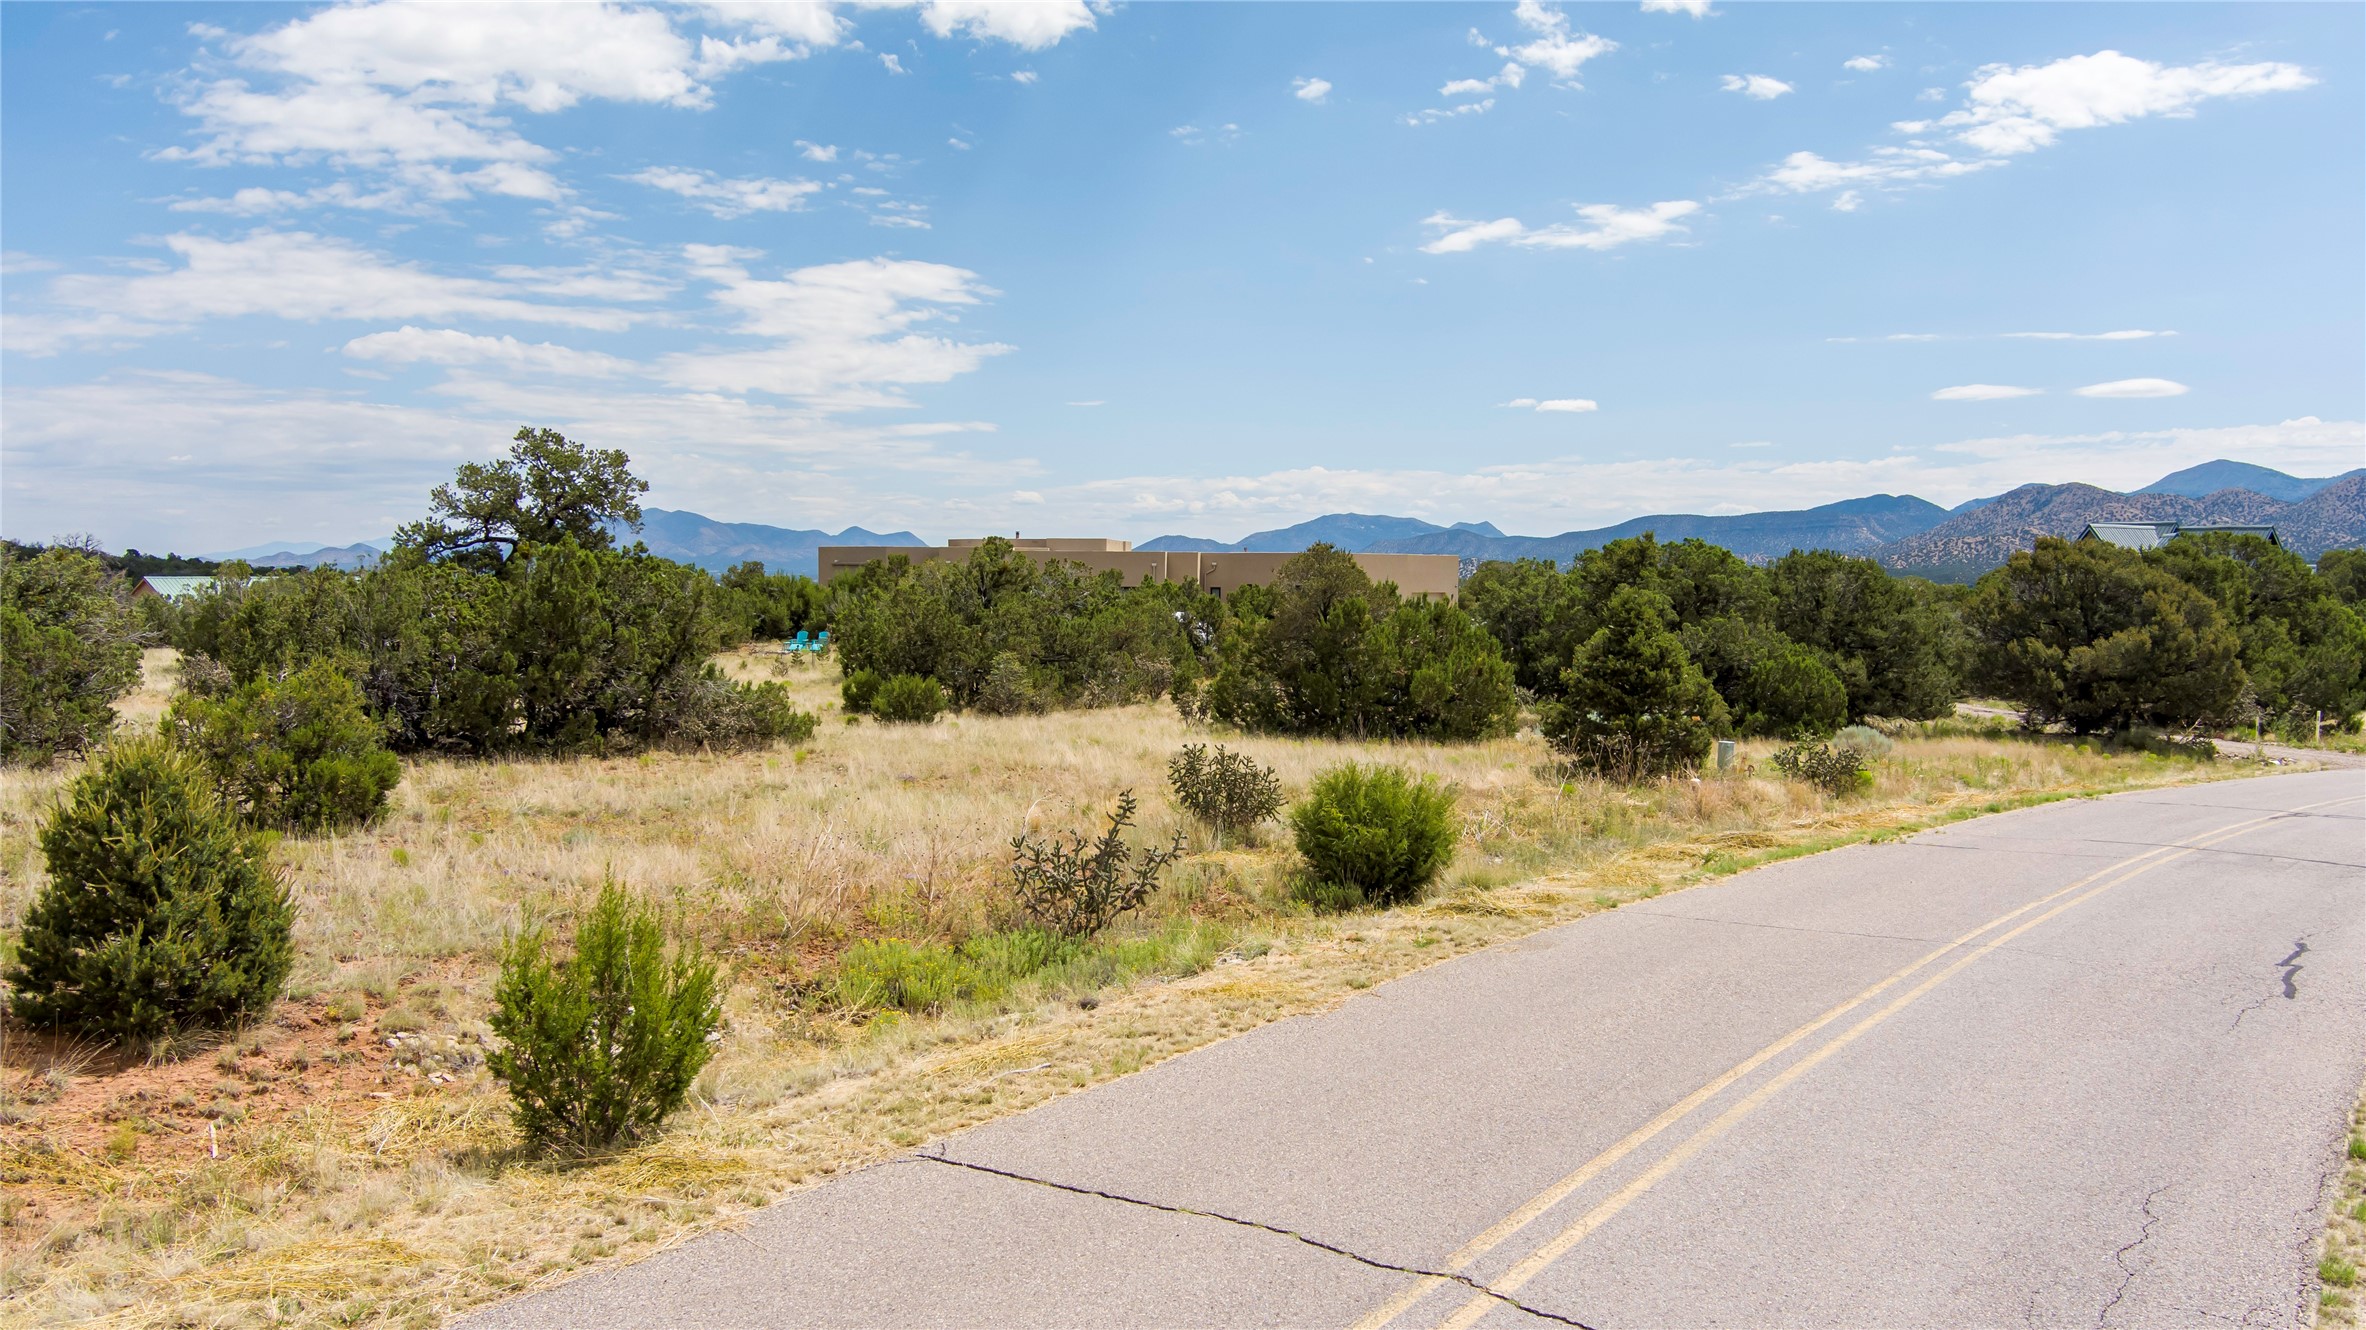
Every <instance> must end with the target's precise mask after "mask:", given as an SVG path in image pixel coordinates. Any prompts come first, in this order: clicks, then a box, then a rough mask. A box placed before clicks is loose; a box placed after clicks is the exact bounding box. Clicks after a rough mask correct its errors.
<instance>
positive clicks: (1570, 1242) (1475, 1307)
mask: <svg viewBox="0 0 2366 1330" xmlns="http://www.w3.org/2000/svg"><path fill="white" fill-rule="evenodd" d="M2358 797H2359V796H2357V795H2348V796H2344V797H2343V798H2340V799H2327V800H2325V801H2323V802H2321V803H2313V804H2302V805H2300V806H2299V807H2296V808H2290V809H2285V810H2283V811H2282V812H2278V813H2273V814H2270V815H2268V816H2266V817H2259V818H2253V819H2251V820H2249V821H2246V822H2238V823H2235V824H2234V825H2232V826H2229V827H2221V828H2219V829H2218V830H2217V831H2215V832H2212V833H2210V834H2208V835H2207V836H2205V837H2203V838H2201V839H2198V840H2193V841H2188V842H2186V843H2184V844H2182V845H2174V846H2161V847H2159V848H2157V849H2154V850H2151V851H2148V852H2147V853H2144V854H2140V855H2135V856H2132V857H2131V858H2128V859H2124V860H2122V861H2120V862H2119V863H2117V864H2114V865H2112V866H2111V867H2110V868H2106V869H2104V870H2103V871H2102V872H2100V873H2094V874H2090V875H2089V876H2087V877H2085V878H2082V879H2080V880H2079V881H2078V882H2075V883H2073V884H2071V885H2070V886H2068V887H2064V888H2063V889H2061V890H2060V891H2057V892H2054V893H2053V894H2052V895H2049V896H2044V897H2041V898H2039V899H2037V900H2035V901H2031V902H2030V903H2029V904H2027V905H2024V906H2022V907H2021V908H2020V909H2018V910H2015V911H2013V912H2012V913H2010V914H2006V915H2002V916H2000V917H1999V918H1997V919H1995V920H1993V921H1991V922H1989V923H1987V924H1984V925H1982V926H1981V927H1979V928H1977V929H1974V930H1973V931H1972V932H1971V933H1969V934H1966V935H1965V938H1967V939H1968V938H1970V937H1976V936H1978V935H1979V934H1981V933H1985V932H1987V931H1988V930H1989V929H1991V928H1994V927H1996V926H1997V924H2000V923H2005V922H2008V921H2010V920H2012V919H2013V918H2015V917H2016V916H2019V915H2022V914H2026V913H2027V912H2029V911H2030V910H2033V909H2035V908H2037V907H2038V906H2040V905H2044V904H2046V903H2047V902H2049V901H2055V900H2061V898H2062V897H2064V896H2067V895H2069V894H2070V893H2071V892H2074V891H2078V890H2079V889H2080V888H2081V887H2084V886H2086V885H2087V884H2088V883H2091V882H2094V881H2095V880H2096V879H2097V878H2099V877H2103V876H2105V875H2107V874H2110V873H2115V872H2119V871H2120V870H2121V869H2126V870H2128V871H2126V872H2124V873H2120V876H2118V877H2114V878H2112V879H2111V880H2110V881H2108V882H2105V883H2103V884H2102V885H2100V886H2097V887H2094V888H2093V889H2091V890H2088V891H2086V892H2084V893H2082V894H2080V895H2078V896H2076V897H2073V898H2072V899H2070V900H2064V901H2062V903H2061V904H2059V905H2056V906H2055V907H2054V908H2052V909H2050V910H2047V911H2046V912H2045V913H2043V914H2041V915H2038V916H2037V917H2036V918H2034V919H2030V920H2028V921H2026V922H2024V923H2022V924H2021V925H2019V926H2018V927H2016V928H2013V929H2011V930H2010V931H2008V932H2004V933H2000V934H1998V935H1997V936H1995V937H1993V938H1990V939H1989V940H1988V941H1986V942H1984V943H1982V944H1980V945H1979V946H1978V947H1976V948H1974V949H1973V950H1971V951H1970V952H1967V953H1965V954H1964V955H1963V956H1961V957H1960V958H1958V959H1957V960H1956V961H1955V962H1954V963H1953V964H1951V965H1949V966H1948V967H1947V968H1945V969H1943V970H1941V971H1939V972H1938V973H1937V974H1934V975H1932V976H1931V977H1930V978H1928V979H1925V980H1923V981H1922V982H1921V983H1919V984H1917V985H1915V986H1914V987H1913V988H1911V989H1909V990H1907V991H1906V992H1904V993H1901V994H1899V995H1898V996H1897V997H1896V998H1894V999H1892V1000H1891V1001H1890V1003H1889V1004H1888V1005H1887V1006H1884V1007H1882V1008H1881V1009H1880V1010H1879V1011H1876V1012H1874V1013H1873V1014H1872V1015H1870V1016H1867V1017H1866V1018H1865V1019H1863V1020H1861V1021H1859V1022H1857V1023H1856V1024H1855V1025H1853V1026H1851V1027H1849V1028H1848V1029H1847V1030H1846V1031H1844V1032H1842V1033H1841V1034H1839V1035H1837V1036H1835V1037H1834V1038H1833V1039H1832V1040H1831V1041H1830V1042H1828V1043H1826V1044H1824V1045H1822V1046H1821V1047H1819V1048H1817V1049H1816V1050H1815V1051H1814V1052H1812V1053H1809V1054H1808V1055H1807V1056H1805V1057H1803V1058H1801V1059H1800V1060H1799V1061H1797V1062H1795V1063H1793V1064H1791V1065H1790V1066H1789V1067H1786V1068H1784V1069H1783V1071H1782V1072H1780V1073H1779V1074H1777V1075H1776V1076H1775V1077H1774V1079H1772V1080H1770V1081H1768V1082H1767V1083H1766V1084H1764V1085H1762V1086H1760V1087H1759V1088H1758V1089H1756V1090H1753V1091H1751V1092H1750V1094H1749V1095H1747V1096H1745V1097H1744V1098H1743V1099H1742V1100H1741V1101H1740V1102H1738V1103H1736V1104H1735V1105H1734V1106H1733V1107H1731V1108H1729V1109H1727V1110H1725V1112H1723V1113H1721V1114H1719V1115H1718V1116H1717V1117H1716V1118H1715V1119H1713V1120H1711V1121H1710V1122H1709V1124H1708V1125H1707V1126H1704V1127H1702V1128H1701V1129H1700V1130H1699V1131H1697V1132H1695V1133H1693V1134H1692V1135H1691V1136H1689V1137H1687V1138H1686V1139H1685V1140H1684V1141H1683V1142H1682V1143H1681V1144H1679V1145H1677V1146H1676V1148H1675V1149H1673V1150H1670V1151H1669V1152H1668V1153H1667V1155H1666V1156H1665V1157H1664V1158H1662V1159H1661V1160H1660V1161H1659V1162H1658V1163H1656V1164H1654V1165H1652V1166H1651V1167H1650V1168H1648V1169H1646V1170H1644V1172H1643V1173H1642V1174H1640V1175H1639V1176H1637V1177H1636V1178H1635V1180H1634V1181H1632V1182H1630V1183H1628V1184H1627V1185H1626V1186H1624V1187H1622V1188H1620V1189H1619V1190H1618V1191H1617V1192H1615V1193H1613V1194H1612V1195H1611V1196H1610V1197H1609V1198H1607V1199H1605V1200H1604V1201H1603V1202H1602V1203H1601V1204H1599V1205H1596V1206H1595V1207H1594V1208H1593V1209H1591V1210H1588V1211H1587V1212H1586V1213H1585V1214H1584V1215H1582V1216H1581V1217H1579V1218H1578V1219H1577V1220H1576V1222H1574V1223H1572V1224H1570V1225H1569V1227H1567V1228H1565V1229H1563V1230H1561V1232H1559V1233H1558V1234H1556V1235H1554V1237H1553V1239H1552V1241H1550V1242H1547V1243H1546V1244H1545V1245H1543V1246H1542V1247H1539V1248H1537V1249H1536V1250H1535V1251H1534V1252H1531V1253H1530V1254H1529V1255H1528V1256H1527V1257H1525V1258H1524V1259H1522V1260H1521V1261H1520V1262H1519V1264H1517V1265H1514V1266H1513V1267H1512V1268H1511V1269H1510V1270H1508V1271H1506V1272H1504V1275H1503V1277H1502V1278H1500V1279H1496V1280H1491V1281H1489V1282H1488V1287H1489V1288H1490V1289H1493V1290H1494V1291H1495V1292H1497V1293H1504V1294H1510V1293H1516V1292H1518V1291H1519V1290H1520V1289H1521V1288H1522V1287H1524V1286H1525V1285H1526V1284H1527V1283H1528V1281H1530V1280H1532V1279H1534V1278H1535V1277H1536V1276H1537V1275H1539V1274H1541V1273H1543V1271H1544V1270H1545V1268H1546V1267H1547V1266H1550V1265H1551V1264H1552V1263H1553V1262H1554V1261H1556V1260H1558V1259H1560V1258H1561V1257H1562V1256H1565V1255H1567V1254H1568V1253H1569V1251H1570V1249H1571V1248H1574V1247H1576V1246H1577V1245H1578V1244H1579V1243H1581V1242H1583V1241H1585V1240H1586V1238H1587V1237H1588V1236H1590V1235H1591V1234H1592V1233H1593V1232H1594V1230H1596V1229H1598V1228H1600V1227H1601V1226H1602V1225H1603V1224H1604V1223H1606V1222H1608V1221H1609V1220H1610V1218H1611V1217H1612V1216H1614V1215H1616V1214H1617V1213H1618V1212H1619V1211H1621V1210H1624V1209H1625V1208H1627V1206H1628V1205H1630V1204H1632V1203H1633V1202H1634V1201H1635V1200H1636V1198H1638V1197H1640V1196H1642V1195H1643V1194H1644V1193H1645V1192H1647V1191H1649V1190H1651V1188H1652V1187H1653V1186H1655V1185H1657V1184H1658V1183H1659V1182H1660V1180H1661V1179H1663V1178H1665V1177H1667V1176H1668V1175H1669V1174H1670V1173H1673V1172H1675V1171H1676V1170H1677V1169H1678V1168H1680V1167H1682V1166H1683V1165H1684V1163H1685V1162H1686V1161H1688V1160H1690V1159H1691V1158H1692V1157H1693V1156H1695V1155H1697V1154H1699V1153H1700V1152H1701V1151H1702V1150H1703V1149H1705V1148H1707V1146H1708V1145H1709V1144H1710V1143H1711V1142H1712V1141H1715V1140H1716V1139H1717V1138H1718V1137H1720V1136H1722V1135H1724V1134H1725V1133H1726V1132H1727V1131H1728V1130H1730V1129H1732V1127H1733V1125H1734V1124H1735V1123H1737V1122H1740V1121H1741V1120H1742V1119H1743V1118H1745V1117H1748V1116H1749V1115H1750V1114H1751V1113H1752V1112H1755V1111H1756V1110H1757V1109H1758V1108H1759V1106H1760V1105H1762V1104H1764V1103H1765V1102H1766V1101H1767V1100H1769V1099H1772V1098H1773V1097H1774V1096H1775V1095H1777V1094H1779V1093H1781V1092H1782V1091H1783V1090H1784V1089H1785V1088H1786V1087H1788V1086H1789V1085H1791V1084H1792V1083H1793V1082H1795V1081H1797V1080H1798V1079H1799V1078H1800V1077H1802V1076H1804V1075H1806V1074H1807V1073H1808V1072H1809V1071H1810V1070H1812V1069H1813V1068H1814V1067H1815V1066H1817V1065H1818V1064H1819V1063H1821V1062H1823V1061H1824V1059H1826V1058H1828V1057H1831V1056H1832V1055H1833V1054H1835V1053H1837V1052H1839V1051H1840V1050H1841V1049H1843V1048H1845V1047H1847V1046H1848V1045H1849V1044H1851V1043H1853V1042H1855V1041H1856V1039H1857V1038H1858V1036H1860V1035H1863V1034H1864V1033H1865V1032H1866V1031H1868V1030H1871V1029H1872V1028H1873V1027H1874V1026H1876V1025H1879V1024H1881V1023H1882V1022H1883V1021H1886V1020H1888V1019H1889V1018H1890V1017H1891V1016H1893V1015H1896V1014H1897V1013H1898V1012H1899V1011H1901V1010H1903V1009H1904V1008H1905V1007H1907V1006H1908V1005H1909V1004H1911V1003H1913V1002H1914V1001H1915V1000H1917V999H1919V998H1920V997H1922V996H1923V995H1924V994H1926V993H1928V992H1930V991H1931V990H1932V989H1934V988H1937V987H1938V986H1939V985H1941V984H1943V983H1945V982H1947V981H1948V980H1949V979H1951V978H1953V977H1955V976H1956V975H1957V974H1959V973H1961V972H1962V971H1963V970H1964V968H1965V967H1967V966H1969V965H1971V964H1972V963H1973V962H1975V961H1977V960H1979V959H1980V958H1981V957H1983V956H1986V955H1987V954H1988V953H1990V952H1992V951H1995V950H1996V949H1997V948H1999V947H2001V946H2003V945H2005V944H2006V943H2007V942H2010V941H2012V940H2013V939H2014V938H2016V937H2019V936H2020V935H2022V934H2023V933H2026V932H2028V931H2029V930H2030V929H2033V928H2035V927H2037V926H2038V925H2039V924H2042V923H2045V922H2046V921H2047V920H2049V919H2052V918H2054V917H2055V916H2057V915H2060V914H2062V913H2063V912H2065V911H2067V910H2071V909H2074V908H2076V907H2078V906H2080V905H2083V904H2085V903H2086V902H2087V901H2090V900H2092V899H2094V898H2095V897H2097V896H2100V895H2102V894H2103V893H2104V892H2107V891H2109V890H2111V889H2112V888H2113V887H2116V886H2119V885H2121V884H2122V883H2125V882H2128V881H2130V880H2132V879H2134V878H2137V877H2140V876H2142V875H2143V874H2145V873H2149V872H2151V871H2152V870H2153V869H2155V868H2159V867H2161V866H2162V865H2164V864H2169V863H2174V862H2175V861H2177V860H2179V859H2183V858H2185V857H2186V856H2188V855H2191V854H2195V853H2198V852H2200V851H2202V850H2206V849H2208V848H2210V847H2211V846H2213V845H2217V844H2219V843H2221V842H2224V841H2228V840H2232V839H2233V838H2235V837H2236V836H2240V835H2243V834H2244V833H2246V832H2249V831H2253V830H2256V829H2258V828H2259V827H2261V826H2263V825H2265V824H2266V823H2269V822H2274V821H2277V820H2279V819H2281V818H2284V817H2287V816H2289V815H2290V814H2293V813H2303V812H2307V811H2309V810H2311V809H2316V808H2324V807H2327V806H2329V805H2332V804H2337V803H2347V802H2349V801H2350V800H2352V799H2356V798H2358ZM2148 861H2149V862H2148ZM1961 940H1962V939H1959V942H1960V941H1961ZM1956 945H1958V943H1949V944H1948V946H1947V947H1943V948H1941V949H1940V950H1939V951H1938V952H1934V953H1932V956H1931V957H1925V958H1924V959H1923V960H1920V961H1916V962H1915V963H1914V964H1913V965H1911V966H1908V967H1907V968H1906V970H1903V971H1900V973H1899V975H1893V976H1891V978H1889V979H1885V980H1883V981H1882V982H1881V983H1880V984H1878V985H1876V986H1875V988H1874V989H1869V990H1867V994H1868V995H1869V994H1870V993H1873V992H1877V991H1879V990H1880V989H1883V988H1887V987H1888V986H1889V985H1890V984H1891V983H1894V982H1895V981H1896V980H1897V979H1898V978H1899V977H1902V976H1903V975H1905V974H1908V973H1911V972H1912V971H1914V970H1918V969H1920V968H1922V966H1923V965H1925V964H1927V963H1928V962H1929V961H1930V960H1931V959H1932V958H1933V957H1935V956H1938V955H1942V954H1944V953H1945V952H1946V951H1948V950H1951V949H1953V948H1954V947H1955V946H1956ZM1863 996H1864V995H1860V997H1858V998H1854V999H1851V1000H1850V1001H1849V1002H1848V1003H1846V1004H1843V1007H1841V1008H1836V1009H1835V1011H1834V1013H1832V1014H1834V1015H1836V1014H1838V1012H1839V1011H1841V1010H1845V1009H1847V1008H1848V1007H1853V1006H1856V1005H1858V1004H1859V1003H1860V1002H1861V1001H1862V1000H1863ZM1829 1019H1830V1016H1826V1017H1823V1018H1819V1019H1818V1020H1817V1021H1816V1022H1815V1024H1816V1025H1822V1024H1825V1023H1826V1022H1827V1021H1828V1020H1829ZM1808 1028H1812V1027H1803V1028H1802V1030H1800V1031H1797V1032H1794V1034H1793V1035H1791V1036H1786V1038H1785V1039H1784V1040H1783V1041H1782V1042H1783V1044H1784V1045H1786V1046H1787V1045H1789V1044H1791V1043H1793V1042H1796V1039H1797V1037H1798V1035H1799V1034H1803V1033H1805V1031H1806V1029H1808ZM1763 1060H1764V1059H1763V1057H1761V1058H1758V1059H1755V1061H1760V1062H1762V1061H1763ZM1731 1075H1732V1073H1728V1075H1727V1076H1726V1077H1720V1078H1719V1080H1718V1082H1712V1084H1718V1083H1719V1082H1723V1083H1726V1084H1730V1083H1731V1082H1730V1079H1729V1077H1730V1076H1731ZM1704 1088H1705V1087H1704ZM1695 1093H1696V1095H1697V1094H1698V1092H1695ZM1704 1097H1705V1096H1704ZM1662 1116H1666V1115H1662ZM1654 1121H1657V1119H1655V1120H1654ZM1630 1139H1632V1138H1630ZM1625 1145H1626V1143H1625V1142H1621V1143H1620V1147H1624V1146H1625ZM1613 1148H1614V1149H1615V1148H1619V1147H1613ZM1593 1167H1594V1166H1593V1164H1591V1163H1589V1164H1588V1165H1587V1168H1593ZM1583 1171H1585V1170H1583V1169H1581V1170H1580V1172H1583ZM1594 1171H1595V1172H1599V1171H1600V1170H1599V1169H1595V1170H1594ZM1571 1176H1573V1177H1574V1176H1575V1174H1572V1175H1571ZM1555 1190H1558V1187H1557V1186H1556V1188H1555ZM1563 1194H1564V1195H1566V1193H1565V1192H1564V1193H1563ZM1531 1204H1533V1202H1532V1203H1531ZM1527 1208H1528V1207H1522V1212H1524V1211H1525V1210H1526V1209H1527ZM1515 1213H1520V1212H1515ZM1492 1231H1493V1230H1490V1232H1492ZM1506 1236H1509V1234H1508V1233H1507V1234H1506ZM1457 1254H1459V1253H1457ZM1440 1282H1442V1281H1440ZM1422 1291H1423V1292H1427V1291H1428V1290H1427V1289H1426V1288H1425V1289H1423V1290H1422ZM1401 1297H1402V1295H1400V1298H1401ZM1496 1301H1497V1299H1496V1298H1495V1297H1493V1296H1491V1295H1489V1294H1487V1293H1479V1294H1475V1295H1473V1296H1472V1298H1471V1299H1470V1301H1468V1302H1466V1303H1464V1304H1463V1305H1462V1307H1461V1309H1460V1310H1458V1311H1456V1312H1455V1313H1454V1315H1453V1316H1452V1317H1450V1318H1448V1319H1447V1321H1446V1322H1445V1324H1444V1325H1442V1326H1440V1327H1439V1330H1469V1327H1470V1326H1472V1325H1474V1324H1476V1323H1477V1322H1478V1320H1479V1319H1480V1318H1481V1317H1483V1316H1485V1315H1486V1314H1487V1313H1488V1311H1489V1310H1491V1309H1492V1308H1493V1307H1494V1306H1495V1304H1496ZM1391 1305H1394V1303H1393V1302H1392V1303H1391ZM1407 1305H1408V1306H1409V1305H1411V1304H1410V1303H1407ZM1400 1310H1401V1309H1400Z"/></svg>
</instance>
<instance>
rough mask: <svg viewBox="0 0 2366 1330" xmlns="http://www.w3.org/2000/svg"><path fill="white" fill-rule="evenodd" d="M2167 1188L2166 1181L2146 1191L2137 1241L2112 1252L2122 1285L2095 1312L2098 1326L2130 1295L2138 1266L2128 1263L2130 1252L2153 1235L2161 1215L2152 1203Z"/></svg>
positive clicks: (2105, 1322)
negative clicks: (2153, 1227)
mask: <svg viewBox="0 0 2366 1330" xmlns="http://www.w3.org/2000/svg"><path fill="white" fill-rule="evenodd" d="M2167 1190H2169V1184H2168V1183H2165V1182H2164V1183H2162V1184H2161V1185H2160V1186H2158V1187H2155V1188H2153V1189H2152V1190H2151V1191H2149V1192H2147V1193H2145V1196H2144V1211H2143V1213H2144V1227H2143V1228H2142V1229H2141V1230H2139V1231H2138V1232H2137V1234H2136V1240H2135V1241H2133V1242H2131V1243H2129V1244H2127V1245H2126V1246H2124V1247H2122V1248H2120V1249H2119V1250H2118V1251H2115V1252H2113V1253H2112V1254H2111V1263H2112V1264H2114V1265H2116V1266H2118V1267H2119V1268H2120V1286H2119V1287H2118V1288H2115V1289H2113V1290H2112V1291H2111V1300H2110V1301H2108V1302H2106V1303H2104V1304H2103V1309H2102V1310H2101V1311H2099V1312H2096V1313H2095V1324H2096V1325H2097V1326H2098V1327H2101V1326H2103V1325H2106V1324H2108V1323H2109V1322H2110V1321H2111V1312H2112V1309H2113V1308H2115V1307H2117V1306H2119V1305H2120V1299H2121V1298H2124V1297H2126V1296H2128V1286H2129V1285H2130V1284H2133V1283H2135V1282H2136V1267H2134V1266H2132V1265H2129V1264H2128V1253H2129V1252H2132V1251H2134V1250H2136V1249H2137V1248H2138V1247H2141V1246H2143V1245H2144V1244H2145V1242H2146V1240H2148V1239H2150V1238H2151V1237H2152V1226H2153V1225H2155V1224H2157V1223H2159V1222H2161V1217H2160V1216H2159V1215H2156V1214H2154V1213H2153V1212H2152V1203H2153V1202H2154V1201H2157V1200H2159V1199H2160V1197H2161V1193H2162V1192H2165V1191H2167Z"/></svg>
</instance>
